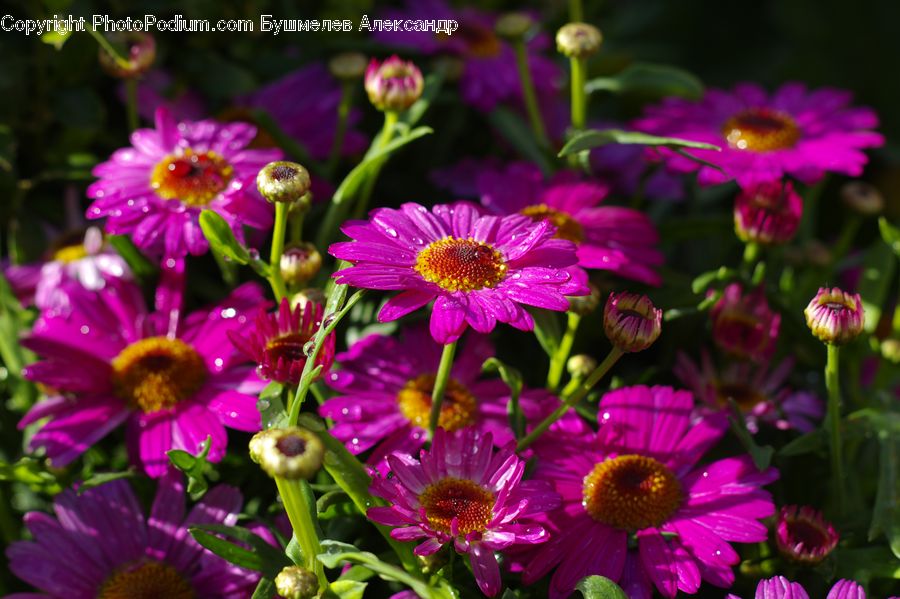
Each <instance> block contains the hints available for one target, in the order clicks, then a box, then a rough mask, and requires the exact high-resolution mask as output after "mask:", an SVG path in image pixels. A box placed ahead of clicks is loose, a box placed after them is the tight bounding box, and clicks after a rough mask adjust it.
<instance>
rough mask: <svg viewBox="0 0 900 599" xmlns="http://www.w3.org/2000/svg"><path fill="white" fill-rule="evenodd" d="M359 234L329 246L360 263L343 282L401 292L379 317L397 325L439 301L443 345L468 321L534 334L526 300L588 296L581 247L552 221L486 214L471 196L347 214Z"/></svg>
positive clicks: (557, 305)
mask: <svg viewBox="0 0 900 599" xmlns="http://www.w3.org/2000/svg"><path fill="white" fill-rule="evenodd" d="M342 230H343V232H344V233H345V234H346V235H347V236H349V237H350V238H352V239H353V241H350V242H343V243H335V244H333V245H332V246H331V248H330V249H329V252H330V253H331V254H332V255H333V256H334V257H336V258H338V259H340V260H346V261H348V262H350V263H352V264H353V266H352V267H350V268H345V269H343V270H341V271H338V272H337V273H335V275H334V276H335V278H336V279H337V281H338V283H344V284H348V285H353V286H355V287H362V288H366V289H385V290H398V291H402V293H400V294H399V295H397V296H395V297H393V298H391V299H390V300H388V302H387V303H386V304H385V306H384V307H383V308H382V309H381V312H380V313H379V314H378V320H379V321H380V322H389V321H392V320H396V319H398V318H400V317H401V316H405V315H406V314H409V313H410V312H413V311H414V310H417V309H419V308H421V307H422V306H424V305H426V304H428V303H429V302H431V301H432V300H433V301H434V307H433V308H432V312H431V335H432V336H433V337H434V339H435V340H436V341H438V342H439V343H451V342H453V341H456V340H457V339H459V337H460V336H461V335H462V334H463V332H464V331H465V330H466V328H467V327H469V326H471V327H472V328H473V329H475V330H476V331H478V332H479V333H489V332H491V331H492V330H493V329H494V327H495V326H496V324H497V322H498V321H499V322H505V323H508V324H510V325H512V326H513V327H515V328H517V329H521V330H523V331H530V330H532V329H533V328H534V320H532V318H531V315H530V314H529V313H528V312H526V311H525V309H524V308H523V307H522V305H526V306H534V307H537V308H545V309H548V310H557V311H560V312H564V311H566V310H568V309H569V301H568V300H567V299H566V296H567V295H586V294H587V293H588V288H587V280H586V279H587V277H586V276H585V274H584V271H582V270H581V269H578V268H569V267H574V265H575V263H576V262H577V260H578V258H577V257H576V255H575V245H574V244H573V243H572V242H571V241H568V240H565V239H558V238H555V237H554V234H555V227H554V226H553V225H552V224H551V223H549V222H548V221H546V220H544V221H540V222H534V221H532V220H531V219H530V218H528V217H525V216H521V215H515V216H506V217H498V216H484V215H482V214H481V212H480V211H479V210H478V208H477V207H475V206H472V205H470V204H467V203H464V202H458V203H456V204H451V205H440V206H435V207H434V208H432V209H431V210H430V211H429V210H428V209H427V208H425V207H424V206H421V205H419V204H413V203H407V204H403V205H402V206H401V207H400V209H399V210H394V209H391V208H380V209H377V210H373V211H372V213H371V219H370V220H369V221H349V222H347V223H345V224H344V226H343V228H342Z"/></svg>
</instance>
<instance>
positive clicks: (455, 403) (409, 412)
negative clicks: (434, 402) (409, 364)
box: [397, 374, 477, 432]
mask: <svg viewBox="0 0 900 599" xmlns="http://www.w3.org/2000/svg"><path fill="white" fill-rule="evenodd" d="M434 379H435V375H433V374H423V375H421V376H418V377H416V378H414V379H412V380H411V381H408V382H407V383H406V385H404V387H403V389H401V390H400V393H398V394H397V403H398V404H399V406H400V413H402V414H403V415H404V416H406V418H407V420H409V422H410V424H412V425H414V426H418V427H421V428H428V419H429V418H430V416H431V392H432V391H433V390H434ZM476 414H477V403H476V401H475V396H474V395H472V394H471V393H470V392H469V390H468V389H466V387H465V386H463V385H462V383H460V382H459V381H457V380H456V379H454V378H451V379H450V380H449V381H448V382H447V388H446V390H444V401H443V402H442V403H441V415H440V417H439V418H438V426H439V427H441V428H442V429H444V430H445V431H448V432H453V431H457V430H459V429H461V428H464V427H467V426H470V425H472V424H475V416H476Z"/></svg>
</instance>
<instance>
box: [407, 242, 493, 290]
mask: <svg viewBox="0 0 900 599" xmlns="http://www.w3.org/2000/svg"><path fill="white" fill-rule="evenodd" d="M414 268H415V270H416V272H418V273H419V274H420V275H422V278H423V279H425V280H426V281H430V282H432V283H435V284H437V285H438V286H440V287H441V288H442V289H446V290H447V291H475V290H477V289H483V288H485V287H493V286H494V285H496V284H497V283H499V282H500V281H502V280H503V277H505V276H506V270H507V266H506V263H505V262H504V261H503V256H502V255H501V254H500V252H498V251H497V250H495V249H494V248H492V247H491V246H489V245H488V244H486V243H483V242H481V241H475V240H474V239H471V238H469V239H457V238H455V237H453V236H450V237H445V238H444V239H439V240H437V241H434V242H432V243H430V244H429V245H428V246H427V247H426V248H425V249H423V250H422V251H421V252H419V255H418V256H416V265H415V267H414Z"/></svg>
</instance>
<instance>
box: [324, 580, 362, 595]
mask: <svg viewBox="0 0 900 599" xmlns="http://www.w3.org/2000/svg"><path fill="white" fill-rule="evenodd" d="M367 585H368V583H365V582H360V581H359V580H336V581H334V582H332V583H331V585H330V586H331V591H332V592H333V593H334V594H336V595H337V596H338V597H340V598H341V599H363V593H364V592H365V591H366V586H367Z"/></svg>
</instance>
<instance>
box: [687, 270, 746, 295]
mask: <svg viewBox="0 0 900 599" xmlns="http://www.w3.org/2000/svg"><path fill="white" fill-rule="evenodd" d="M737 274H738V273H737V271H736V270H734V269H733V268H727V267H725V266H721V267H719V268H717V269H715V270H710V271H707V272H704V273H701V274H700V275H698V276H697V277H696V278H695V279H694V280H693V281H691V291H693V292H694V293H696V294H698V295H699V294H701V293H705V292H706V290H707V289H709V288H710V287H711V286H712V284H713V283H715V282H717V281H721V282H728V281H731V280H732V279H734V278H735V277H737Z"/></svg>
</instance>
